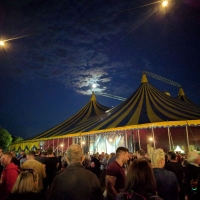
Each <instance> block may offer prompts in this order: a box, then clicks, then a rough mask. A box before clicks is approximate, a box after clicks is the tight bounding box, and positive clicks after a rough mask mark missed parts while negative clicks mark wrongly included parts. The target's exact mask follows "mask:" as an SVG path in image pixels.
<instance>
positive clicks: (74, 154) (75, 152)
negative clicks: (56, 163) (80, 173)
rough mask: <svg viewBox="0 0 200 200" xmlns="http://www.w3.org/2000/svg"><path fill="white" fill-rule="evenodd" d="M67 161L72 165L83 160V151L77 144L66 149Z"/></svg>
mask: <svg viewBox="0 0 200 200" xmlns="http://www.w3.org/2000/svg"><path fill="white" fill-rule="evenodd" d="M67 159H68V161H69V163H70V164H72V163H81V161H82V159H83V149H82V147H81V146H80V145H78V144H72V145H71V146H70V147H69V148H68V149H67Z"/></svg>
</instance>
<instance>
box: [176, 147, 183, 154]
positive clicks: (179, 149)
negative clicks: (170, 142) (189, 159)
mask: <svg viewBox="0 0 200 200" xmlns="http://www.w3.org/2000/svg"><path fill="white" fill-rule="evenodd" d="M174 151H175V152H181V153H184V151H183V150H182V149H181V148H180V147H179V146H177V147H176V149H174Z"/></svg>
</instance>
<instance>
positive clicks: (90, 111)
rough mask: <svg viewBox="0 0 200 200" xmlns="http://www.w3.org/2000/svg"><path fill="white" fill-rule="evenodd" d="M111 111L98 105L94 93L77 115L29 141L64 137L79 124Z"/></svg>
mask: <svg viewBox="0 0 200 200" xmlns="http://www.w3.org/2000/svg"><path fill="white" fill-rule="evenodd" d="M109 109H110V108H108V107H106V106H103V105H101V104H100V103H98V102H97V101H96V96H95V94H94V93H92V96H91V98H90V101H89V102H88V103H87V104H86V105H85V106H84V107H83V108H82V109H81V110H80V111H78V112H77V113H76V114H75V115H73V116H72V117H70V118H69V119H67V120H65V121H64V122H62V123H61V124H58V125H57V126H55V127H53V128H51V129H49V130H47V131H45V132H43V133H40V134H38V135H37V136H34V137H32V138H29V139H28V140H35V139H40V138H49V137H52V136H59V135H62V134H64V133H66V132H67V131H68V130H69V129H72V128H74V127H75V126H78V125H79V124H82V123H84V122H86V121H87V120H89V119H90V118H92V117H94V116H98V115H100V114H102V113H104V112H105V111H107V110H109Z"/></svg>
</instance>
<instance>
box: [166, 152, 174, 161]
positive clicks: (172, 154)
mask: <svg viewBox="0 0 200 200" xmlns="http://www.w3.org/2000/svg"><path fill="white" fill-rule="evenodd" d="M167 154H168V155H169V156H170V158H171V160H176V153H175V152H173V151H169V152H168V153H167Z"/></svg>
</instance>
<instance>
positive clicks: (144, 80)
mask: <svg viewBox="0 0 200 200" xmlns="http://www.w3.org/2000/svg"><path fill="white" fill-rule="evenodd" d="M141 83H148V79H147V76H146V74H145V73H143V74H142V80H141Z"/></svg>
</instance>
